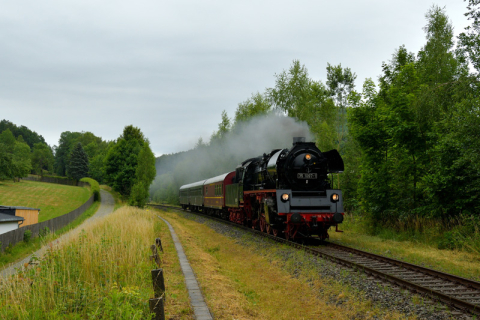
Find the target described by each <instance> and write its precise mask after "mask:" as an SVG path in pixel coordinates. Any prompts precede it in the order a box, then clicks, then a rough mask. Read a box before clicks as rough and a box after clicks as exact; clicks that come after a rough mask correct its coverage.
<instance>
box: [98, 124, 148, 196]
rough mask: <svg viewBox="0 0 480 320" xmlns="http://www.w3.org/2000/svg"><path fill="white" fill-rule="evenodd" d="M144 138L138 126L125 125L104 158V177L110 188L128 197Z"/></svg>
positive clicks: (133, 182) (133, 181)
mask: <svg viewBox="0 0 480 320" xmlns="http://www.w3.org/2000/svg"><path fill="white" fill-rule="evenodd" d="M144 142H145V138H144V136H143V133H142V132H141V131H140V129H139V128H137V127H134V126H132V125H130V126H126V127H125V128H124V130H123V133H122V135H120V137H119V138H118V139H117V142H116V143H115V145H114V146H113V147H111V148H110V149H109V150H108V153H107V156H106V158H105V179H106V180H107V182H108V183H110V185H111V186H112V188H113V189H114V190H115V191H117V192H119V193H120V194H121V195H123V196H124V197H126V198H128V197H129V196H130V192H131V190H132V186H133V185H134V184H135V178H136V176H135V175H136V169H137V165H138V154H139V153H140V150H141V149H142V147H143V144H144Z"/></svg>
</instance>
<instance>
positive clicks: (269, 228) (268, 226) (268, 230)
mask: <svg viewBox="0 0 480 320" xmlns="http://www.w3.org/2000/svg"><path fill="white" fill-rule="evenodd" d="M266 228H267V233H268V234H272V226H271V225H270V224H268V223H267V226H266Z"/></svg>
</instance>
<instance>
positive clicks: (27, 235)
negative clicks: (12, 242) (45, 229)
mask: <svg viewBox="0 0 480 320" xmlns="http://www.w3.org/2000/svg"><path fill="white" fill-rule="evenodd" d="M31 239H32V231H31V230H26V231H25V233H24V234H23V241H25V242H26V243H29V242H30V240H31Z"/></svg>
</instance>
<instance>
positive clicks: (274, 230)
mask: <svg viewBox="0 0 480 320" xmlns="http://www.w3.org/2000/svg"><path fill="white" fill-rule="evenodd" d="M272 233H273V235H274V236H275V237H278V229H275V228H272Z"/></svg>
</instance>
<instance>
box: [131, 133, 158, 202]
mask: <svg viewBox="0 0 480 320" xmlns="http://www.w3.org/2000/svg"><path fill="white" fill-rule="evenodd" d="M155 175H156V169H155V156H154V154H153V152H152V150H151V149H150V146H149V143H148V141H146V142H144V143H143V147H142V149H141V150H140V153H139V154H138V165H137V170H136V173H135V178H136V179H135V184H134V185H133V187H132V192H131V195H130V204H132V205H135V206H138V207H140V208H143V207H144V206H145V201H146V199H147V198H148V195H149V193H148V190H149V187H150V185H151V184H152V182H153V179H155Z"/></svg>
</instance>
